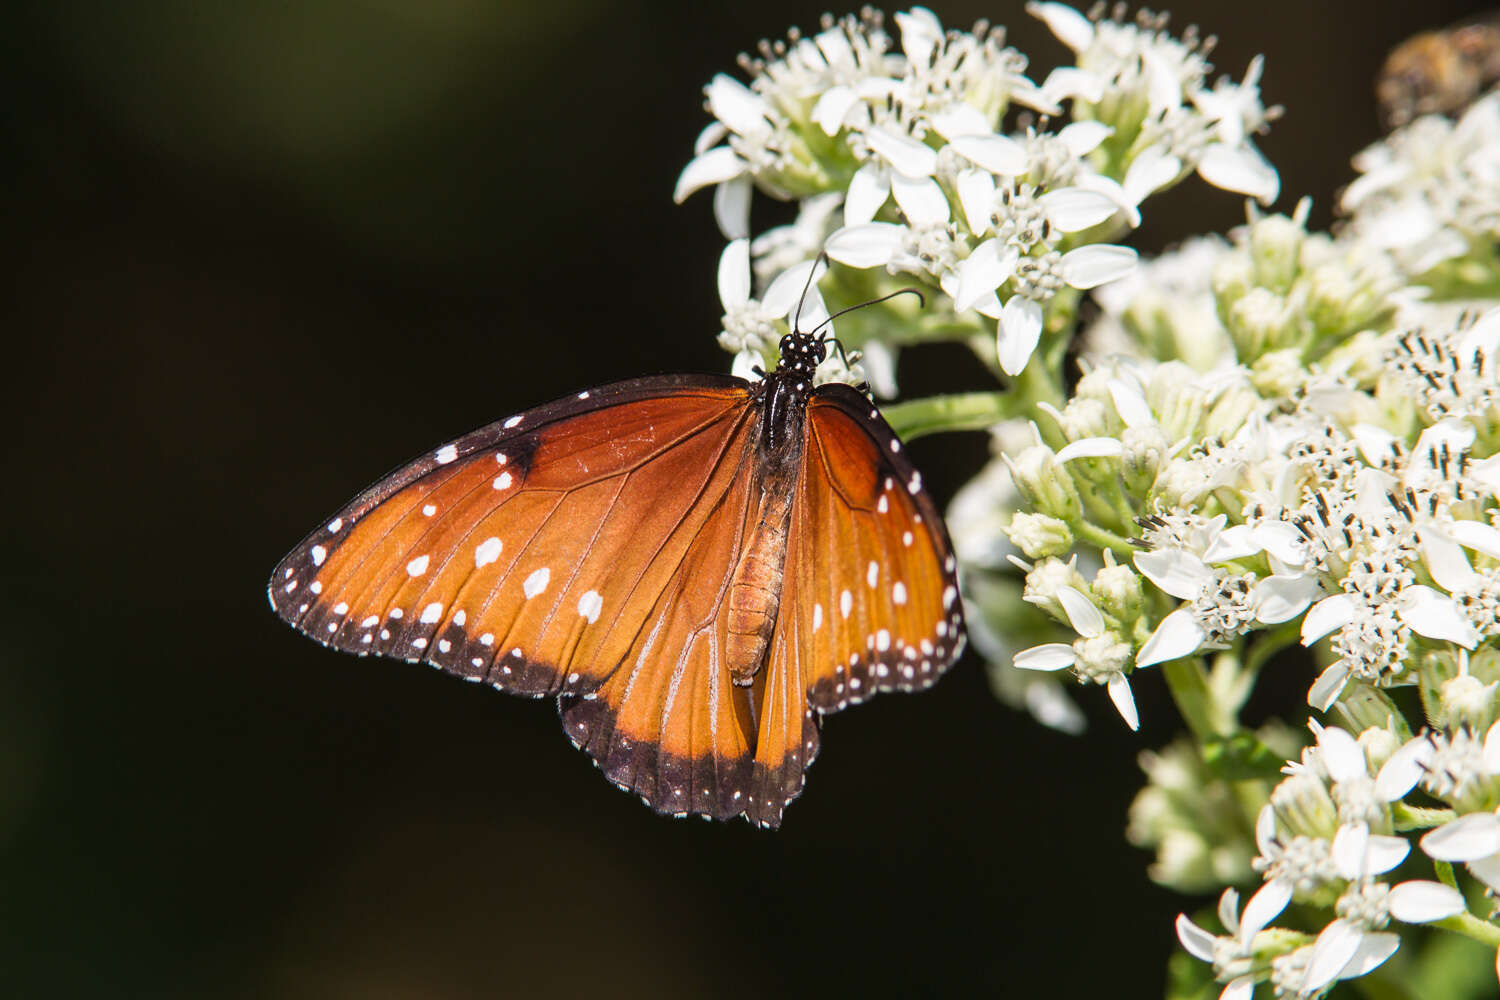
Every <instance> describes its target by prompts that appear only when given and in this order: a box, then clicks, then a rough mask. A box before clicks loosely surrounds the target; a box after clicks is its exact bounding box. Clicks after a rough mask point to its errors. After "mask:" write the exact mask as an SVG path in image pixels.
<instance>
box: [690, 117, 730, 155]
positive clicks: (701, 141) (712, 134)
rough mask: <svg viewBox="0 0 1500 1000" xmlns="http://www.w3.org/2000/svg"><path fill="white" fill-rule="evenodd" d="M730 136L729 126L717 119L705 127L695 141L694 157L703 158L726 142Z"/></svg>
mask: <svg viewBox="0 0 1500 1000" xmlns="http://www.w3.org/2000/svg"><path fill="white" fill-rule="evenodd" d="M728 134H729V126H727V125H725V124H724V123H723V122H721V121H719V120H718V119H715V120H713V121H711V122H709V123H708V124H707V125H705V126H703V131H702V132H699V133H698V138H696V139H694V140H693V155H694V156H702V155H703V154H704V153H706V152H708V151H709V150H710V149H713V148H714V147H715V146H717V145H718V144H719V143H721V142H723V141H724V137H725V136H727V135H728Z"/></svg>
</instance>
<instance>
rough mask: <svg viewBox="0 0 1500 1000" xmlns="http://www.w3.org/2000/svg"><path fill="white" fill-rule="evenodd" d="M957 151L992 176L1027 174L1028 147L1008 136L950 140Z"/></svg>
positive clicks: (982, 136) (962, 136) (959, 137)
mask: <svg viewBox="0 0 1500 1000" xmlns="http://www.w3.org/2000/svg"><path fill="white" fill-rule="evenodd" d="M949 141H950V142H951V144H952V146H953V148H954V149H955V150H957V151H958V152H960V153H962V154H963V155H964V156H965V157H967V158H968V159H970V160H972V161H974V162H975V163H977V164H979V165H980V166H981V167H983V168H984V169H986V170H988V171H989V172H990V173H992V174H999V175H1000V176H1001V177H1017V176H1020V175H1021V174H1024V173H1025V172H1026V168H1027V158H1026V147H1025V146H1024V145H1023V144H1022V143H1019V142H1017V141H1016V140H1014V139H1012V138H1011V137H1010V136H1006V135H993V134H990V135H958V136H954V137H953V138H952V139H951V140H949Z"/></svg>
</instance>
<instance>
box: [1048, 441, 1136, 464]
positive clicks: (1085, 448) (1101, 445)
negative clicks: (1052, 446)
mask: <svg viewBox="0 0 1500 1000" xmlns="http://www.w3.org/2000/svg"><path fill="white" fill-rule="evenodd" d="M1123 454H1125V445H1123V444H1121V443H1120V441H1119V440H1118V439H1116V438H1106V437H1095V438H1079V439H1078V440H1077V441H1070V442H1068V443H1067V444H1065V445H1063V447H1062V449H1061V450H1060V451H1058V453H1057V460H1058V461H1059V462H1071V461H1072V460H1073V459H1075V458H1119V457H1120V456H1121V455H1123Z"/></svg>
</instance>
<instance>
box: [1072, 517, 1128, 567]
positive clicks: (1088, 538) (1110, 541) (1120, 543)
mask: <svg viewBox="0 0 1500 1000" xmlns="http://www.w3.org/2000/svg"><path fill="white" fill-rule="evenodd" d="M1068 527H1069V528H1070V529H1071V530H1072V532H1073V535H1074V537H1076V538H1079V539H1081V540H1083V541H1085V542H1088V543H1089V544H1090V545H1096V546H1098V547H1099V548H1101V549H1109V550H1110V551H1112V552H1113V553H1114V554H1115V555H1117V556H1123V557H1124V558H1125V559H1127V560H1128V559H1129V558H1130V557H1131V556H1132V555H1133V554H1134V553H1135V551H1136V547H1135V546H1134V545H1131V544H1130V539H1128V538H1125V537H1124V536H1122V535H1117V534H1115V533H1114V532H1113V531H1110V530H1109V529H1107V528H1101V527H1099V526H1098V525H1097V524H1094V523H1093V522H1091V521H1077V522H1074V523H1072V524H1069V525H1068Z"/></svg>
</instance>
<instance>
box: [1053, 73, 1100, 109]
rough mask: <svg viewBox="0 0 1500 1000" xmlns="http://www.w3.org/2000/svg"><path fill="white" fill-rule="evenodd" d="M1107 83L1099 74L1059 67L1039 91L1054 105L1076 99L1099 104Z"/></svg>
mask: <svg viewBox="0 0 1500 1000" xmlns="http://www.w3.org/2000/svg"><path fill="white" fill-rule="evenodd" d="M1106 82H1107V81H1106V80H1105V79H1104V77H1102V76H1100V75H1099V74H1098V73H1093V72H1090V71H1089V70H1086V69H1079V68H1078V67H1077V66H1059V67H1058V68H1057V69H1054V70H1053V71H1052V72H1050V73H1048V74H1047V79H1045V80H1043V81H1042V85H1041V87H1040V88H1038V89H1040V91H1041V95H1042V99H1043V100H1045V101H1049V102H1051V103H1053V104H1056V103H1057V102H1059V101H1064V100H1068V99H1070V98H1075V97H1078V98H1082V99H1083V100H1084V101H1086V102H1087V103H1089V104H1098V103H1099V102H1100V101H1101V100H1103V98H1104V88H1105V86H1106Z"/></svg>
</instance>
